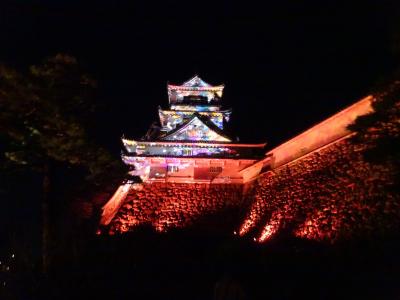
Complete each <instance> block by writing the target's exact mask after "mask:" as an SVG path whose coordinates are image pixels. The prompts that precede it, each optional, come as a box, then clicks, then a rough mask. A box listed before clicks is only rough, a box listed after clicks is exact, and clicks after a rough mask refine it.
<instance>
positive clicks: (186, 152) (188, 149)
mask: <svg viewBox="0 0 400 300" xmlns="http://www.w3.org/2000/svg"><path fill="white" fill-rule="evenodd" d="M131 150H132V151H133V152H131V153H136V155H142V156H160V157H168V156H172V157H174V156H180V157H236V156H237V155H238V152H237V151H236V150H235V149H231V148H227V147H211V146H209V147H196V146H179V147H178V146H175V147H162V146H145V147H143V148H142V149H138V148H136V152H134V151H135V149H131ZM139 158H141V157H139ZM122 160H123V162H124V163H126V164H133V163H134V162H137V161H139V160H137V159H136V156H130V155H122Z"/></svg>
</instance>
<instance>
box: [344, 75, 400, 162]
mask: <svg viewBox="0 0 400 300" xmlns="http://www.w3.org/2000/svg"><path fill="white" fill-rule="evenodd" d="M372 107H373V109H374V111H373V112H371V113H369V114H367V115H364V116H360V117H358V118H357V119H356V120H355V122H354V123H353V124H351V125H350V126H349V127H348V128H349V129H350V130H351V131H354V132H356V133H357V134H356V135H355V137H354V138H353V139H352V141H353V143H355V144H363V145H366V146H367V147H366V150H365V153H364V156H365V159H366V160H367V161H369V162H372V163H378V164H387V163H389V164H391V165H392V166H393V167H396V166H399V165H400V81H394V82H392V83H391V84H389V85H386V86H385V87H384V88H383V89H382V88H381V89H380V90H379V91H377V92H376V93H374V101H373V103H372Z"/></svg>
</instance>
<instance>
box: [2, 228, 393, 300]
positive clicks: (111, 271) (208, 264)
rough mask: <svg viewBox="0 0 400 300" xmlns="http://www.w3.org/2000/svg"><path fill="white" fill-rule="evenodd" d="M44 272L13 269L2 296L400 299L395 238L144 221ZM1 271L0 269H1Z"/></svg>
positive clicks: (95, 242)
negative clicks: (161, 230) (266, 237)
mask: <svg viewBox="0 0 400 300" xmlns="http://www.w3.org/2000/svg"><path fill="white" fill-rule="evenodd" d="M83 243H84V244H82V245H81V247H82V249H85V250H84V252H83V253H81V255H80V258H79V259H76V258H75V259H67V258H66V257H67V255H66V256H65V260H64V261H63V262H59V263H58V265H57V266H53V269H52V270H51V271H50V272H49V275H48V276H46V277H39V276H36V275H34V274H33V273H29V274H28V273H24V272H20V273H17V272H15V273H14V275H13V276H14V277H8V278H7V280H8V281H7V286H6V287H4V286H3V287H2V293H1V299H399V297H400V280H399V273H400V272H399V270H400V257H399V255H398V253H400V252H399V250H400V243H398V242H397V240H396V239H393V238H391V239H380V240H374V241H373V242H372V241H371V240H369V241H358V242H354V241H353V242H347V243H344V244H341V245H336V246H330V245H323V244H318V243H313V242H310V241H304V240H293V239H287V238H279V237H278V238H276V239H275V240H273V241H270V242H269V243H266V244H263V245H260V244H256V243H254V242H252V241H247V240H243V239H240V238H235V237H232V236H221V235H219V236H213V235H212V234H211V233H198V232H182V231H181V232H175V233H174V232H172V233H168V234H157V233H155V232H152V231H151V230H148V229H143V230H139V231H137V232H136V233H134V234H129V235H124V236H114V237H104V236H93V237H92V238H91V239H87V240H86V241H84V242H83ZM2 274H4V272H3V273H2Z"/></svg>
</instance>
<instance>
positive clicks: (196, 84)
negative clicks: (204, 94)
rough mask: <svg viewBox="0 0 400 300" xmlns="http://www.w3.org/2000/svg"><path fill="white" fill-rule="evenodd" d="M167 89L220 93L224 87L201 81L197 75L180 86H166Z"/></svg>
mask: <svg viewBox="0 0 400 300" xmlns="http://www.w3.org/2000/svg"><path fill="white" fill-rule="evenodd" d="M168 89H175V90H207V91H222V90H223V89H224V85H223V84H221V85H215V86H214V85H211V84H209V83H207V82H205V81H204V80H203V79H201V78H200V77H199V76H198V75H195V76H193V77H192V78H190V79H189V80H188V81H185V82H184V83H183V84H181V85H174V84H168Z"/></svg>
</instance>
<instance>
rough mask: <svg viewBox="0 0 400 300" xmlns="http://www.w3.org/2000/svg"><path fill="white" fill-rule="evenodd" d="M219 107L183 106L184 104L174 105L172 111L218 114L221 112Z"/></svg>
mask: <svg viewBox="0 0 400 300" xmlns="http://www.w3.org/2000/svg"><path fill="white" fill-rule="evenodd" d="M219 108H220V107H219V106H216V105H182V104H172V105H171V109H172V110H175V111H197V112H209V111H212V112H217V111H219Z"/></svg>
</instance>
